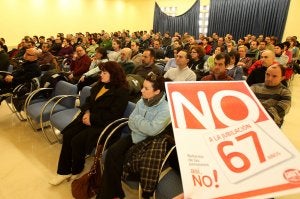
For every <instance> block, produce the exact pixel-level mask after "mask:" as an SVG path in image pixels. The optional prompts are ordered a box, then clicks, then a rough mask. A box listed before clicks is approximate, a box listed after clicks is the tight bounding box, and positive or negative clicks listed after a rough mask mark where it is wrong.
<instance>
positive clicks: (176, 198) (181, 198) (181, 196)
mask: <svg viewBox="0 0 300 199" xmlns="http://www.w3.org/2000/svg"><path fill="white" fill-rule="evenodd" d="M172 199H184V194H183V193H181V194H179V195H177V196H175V197H174V198H172Z"/></svg>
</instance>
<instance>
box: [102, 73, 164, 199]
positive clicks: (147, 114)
mask: <svg viewBox="0 0 300 199" xmlns="http://www.w3.org/2000/svg"><path fill="white" fill-rule="evenodd" d="M164 90H165V88H164V78H163V77H162V76H157V75H156V74H154V73H152V72H151V73H150V74H149V75H148V76H147V77H146V79H145V80H144V83H143V88H142V90H141V92H142V98H141V99H140V100H139V101H138V102H137V103H136V107H135V109H134V110H133V112H132V114H131V115H130V116H129V121H128V126H129V128H130V130H131V135H128V136H127V137H124V138H121V139H119V140H118V141H117V142H115V143H114V144H113V145H112V146H111V147H109V148H108V150H107V153H106V156H105V163H104V171H103V176H102V179H101V186H100V187H101V190H100V193H99V194H98V196H97V198H101V199H102V198H124V197H125V194H124V192H123V190H122V185H121V176H122V172H123V163H124V161H125V155H126V152H127V151H128V150H129V149H130V148H131V147H133V146H134V145H136V144H137V143H140V142H142V141H144V140H145V139H146V138H147V137H150V136H155V135H158V134H159V133H161V131H162V130H163V129H164V128H165V127H166V126H167V125H168V124H169V122H170V112H169V108H168V103H167V101H166V98H165V94H164Z"/></svg>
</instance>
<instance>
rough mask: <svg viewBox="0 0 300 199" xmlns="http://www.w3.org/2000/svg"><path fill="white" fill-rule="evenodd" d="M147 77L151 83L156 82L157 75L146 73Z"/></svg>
mask: <svg viewBox="0 0 300 199" xmlns="http://www.w3.org/2000/svg"><path fill="white" fill-rule="evenodd" d="M147 76H148V78H149V79H150V80H151V81H152V82H154V81H156V79H157V75H156V74H155V73H154V72H152V71H151V72H150V73H148V75H147Z"/></svg>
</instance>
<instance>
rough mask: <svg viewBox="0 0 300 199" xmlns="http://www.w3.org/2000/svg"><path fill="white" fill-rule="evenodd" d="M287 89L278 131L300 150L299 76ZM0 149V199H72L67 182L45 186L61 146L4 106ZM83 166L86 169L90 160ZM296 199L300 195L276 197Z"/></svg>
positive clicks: (52, 171) (1, 112) (1, 110)
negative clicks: (283, 117)
mask: <svg viewBox="0 0 300 199" xmlns="http://www.w3.org/2000/svg"><path fill="white" fill-rule="evenodd" d="M290 88H291V91H292V94H293V96H292V108H291V110H290V112H289V114H288V115H287V116H286V120H285V123H284V126H283V128H282V130H283V132H284V133H285V134H286V135H287V136H288V137H289V139H290V140H291V142H292V143H293V144H294V145H295V146H296V147H297V149H298V150H300V136H299V133H300V132H299V126H300V125H299V123H298V117H299V115H298V114H299V113H300V111H299V110H300V75H297V76H295V78H294V80H293V82H292V83H291V87H290ZM297 113H298V114H297ZM297 115H298V117H297ZM0 146H1V148H2V150H0V159H1V164H0V199H42V198H47V199H48V198H50V199H52V198H53V199H54V198H55V199H69V198H72V195H71V192H70V182H68V183H63V184H61V185H60V186H56V187H53V186H51V185H49V184H48V180H49V179H50V178H51V177H52V175H53V174H55V172H56V166H57V159H58V156H59V152H60V148H61V145H60V144H54V145H49V144H48V143H47V142H46V141H45V139H44V138H43V136H42V135H41V134H40V132H34V131H33V130H32V129H31V127H30V126H29V124H28V123H27V122H20V121H19V120H18V119H17V117H16V116H15V115H14V114H13V113H11V111H10V110H9V109H8V107H7V106H6V104H5V103H2V105H1V106H0ZM87 164H88V166H86V168H89V165H90V164H91V159H88V160H87ZM299 198H300V194H296V195H290V196H285V197H280V199H299Z"/></svg>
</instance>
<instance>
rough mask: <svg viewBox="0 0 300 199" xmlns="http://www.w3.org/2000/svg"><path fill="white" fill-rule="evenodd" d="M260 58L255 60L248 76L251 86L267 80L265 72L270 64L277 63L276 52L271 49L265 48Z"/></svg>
mask: <svg viewBox="0 0 300 199" xmlns="http://www.w3.org/2000/svg"><path fill="white" fill-rule="evenodd" d="M260 58H261V59H260V60H258V61H257V62H255V63H254V64H253V65H252V66H251V67H250V68H249V70H250V71H251V72H250V73H249V76H248V78H247V83H248V85H249V86H251V85H252V84H256V83H263V82H264V80H265V73H266V70H267V68H268V67H269V66H271V65H272V64H275V63H276V62H275V54H274V52H273V51H271V50H265V51H263V52H262V54H261V56H260Z"/></svg>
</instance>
